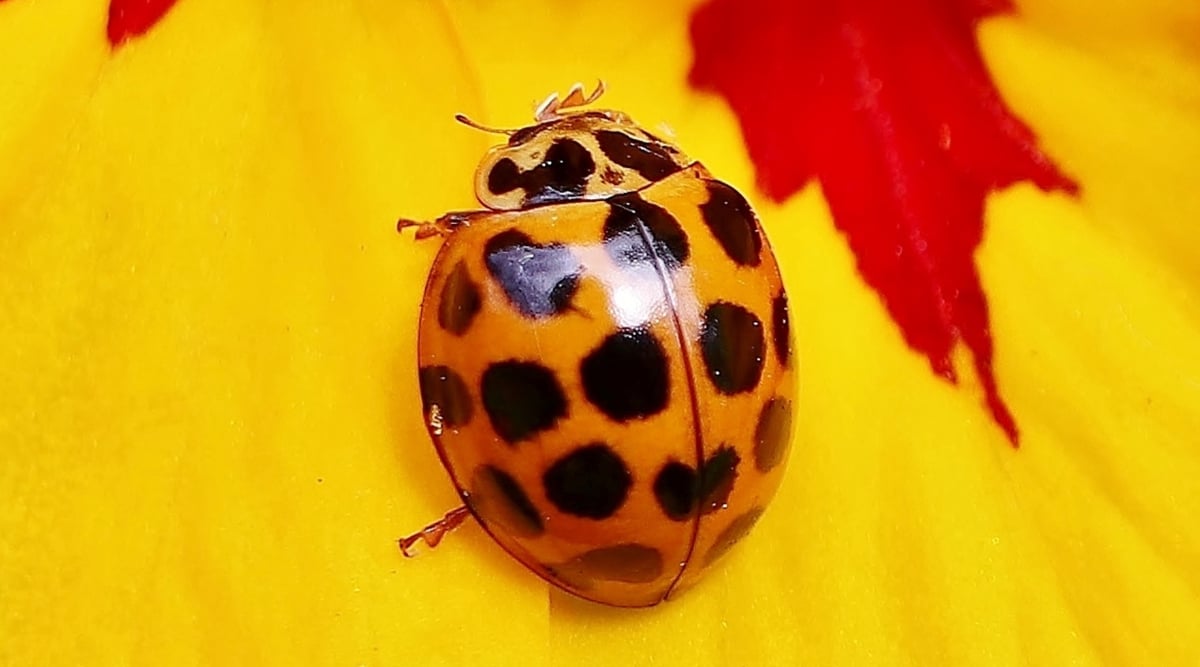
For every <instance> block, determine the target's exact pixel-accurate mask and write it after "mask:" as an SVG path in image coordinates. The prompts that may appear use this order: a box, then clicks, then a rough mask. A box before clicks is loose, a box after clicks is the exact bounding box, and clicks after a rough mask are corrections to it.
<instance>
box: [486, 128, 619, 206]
mask: <svg viewBox="0 0 1200 667" xmlns="http://www.w3.org/2000/svg"><path fill="white" fill-rule="evenodd" d="M595 172H596V161H595V160H593V159H592V154H591V153H590V152H588V149H587V148H584V146H583V144H580V143H579V142H578V141H575V140H574V139H566V138H563V139H557V140H555V142H554V143H553V144H551V145H550V148H549V149H548V150H547V151H546V157H545V158H543V159H542V162H541V164H539V165H538V166H536V167H534V168H533V169H530V170H529V171H527V172H525V173H523V174H521V176H520V178H521V188H522V189H524V190H525V203H526V204H543V203H546V202H554V201H562V200H564V199H576V198H578V197H580V196H581V195H583V194H584V193H585V192H587V182H588V177H590V176H591V175H592V174H594V173H595ZM489 180H490V179H489Z"/></svg>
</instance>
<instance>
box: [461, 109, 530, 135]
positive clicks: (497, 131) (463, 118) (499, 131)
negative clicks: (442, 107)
mask: <svg viewBox="0 0 1200 667" xmlns="http://www.w3.org/2000/svg"><path fill="white" fill-rule="evenodd" d="M454 120H456V121H458V122H460V123H462V124H463V125H466V126H467V127H470V128H473V129H476V130H479V131H481V132H488V133H490V134H503V135H505V136H510V135H512V134H513V133H514V132H516V130H504V129H501V128H498V127H488V126H487V125H480V124H479V123H476V122H475V121H473V120H471V119H470V118H467V115H466V114H461V113H456V114H454Z"/></svg>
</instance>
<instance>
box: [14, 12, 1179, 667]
mask: <svg viewBox="0 0 1200 667" xmlns="http://www.w3.org/2000/svg"><path fill="white" fill-rule="evenodd" d="M635 4H636V5H639V6H638V7H637V8H636V9H635V8H634V6H635ZM640 4H641V3H624V2H616V1H613V2H606V3H582V2H566V1H562V2H553V1H550V0H545V1H544V2H529V3H516V2H508V3H505V2H483V1H482V0H475V1H468V0H463V1H461V2H444V3H435V2H430V3H403V2H394V1H393V0H363V1H360V2H327V3H265V2H246V1H245V0H180V2H179V3H178V4H177V5H176V7H175V8H174V9H173V10H172V11H171V12H170V13H169V14H167V16H166V17H165V18H164V19H163V20H162V21H161V22H160V23H159V24H158V25H157V26H156V27H155V28H154V29H153V30H152V31H151V32H150V33H149V34H148V35H146V36H145V37H144V38H140V39H136V40H134V41H132V42H130V43H129V44H127V45H126V46H125V47H123V48H120V49H118V50H116V51H115V52H113V51H112V50H110V48H109V47H108V44H107V43H106V42H105V40H104V29H103V26H104V21H105V18H106V3H105V2H102V1H96V0H90V1H87V2H84V1H82V0H7V1H6V2H3V3H0V62H2V63H5V64H6V65H5V67H4V70H3V73H2V74H0V271H3V281H2V282H0V446H2V447H3V456H2V457H0V663H4V664H113V663H133V664H197V663H203V664H213V663H234V664H245V663H250V662H257V663H273V664H307V663H313V664H390V665H394V664H433V665H436V664H471V665H487V664H512V665H530V666H533V665H540V664H580V662H581V661H585V660H587V661H595V662H598V663H601V664H608V663H612V664H622V665H633V664H689V665H697V664H733V665H744V664H806V665H807V664H813V665H820V664H912V665H929V664H954V665H972V664H1037V665H1065V664H1099V663H1108V664H1155V665H1159V664H1170V665H1176V664H1178V665H1184V664H1196V663H1197V662H1200V622H1198V619H1200V597H1198V596H1200V567H1197V563H1200V530H1198V529H1197V528H1196V525H1197V520H1196V517H1197V516H1200V484H1197V480H1200V446H1198V444H1197V433H1200V407H1198V406H1200V343H1198V341H1200V308H1198V305H1197V297H1196V293H1197V290H1196V288H1197V285H1198V283H1200V242H1198V241H1197V231H1196V226H1197V221H1200V188H1198V187H1197V185H1198V180H1197V176H1196V174H1197V164H1200V64H1198V63H1200V48H1198V47H1196V44H1198V43H1200V9H1196V8H1195V6H1194V3H1192V2H1187V1H1184V0H1156V2H1153V3H1149V4H1147V3H1131V2H1124V3H1122V2H1118V1H1117V0H1107V1H1106V2H1101V3H1082V2H1071V1H1068V0H1040V1H1037V2H1025V3H1022V10H1023V14H1022V15H1021V16H1019V17H1010V18H1001V19H996V20H991V21H988V22H987V23H986V24H985V25H984V26H983V28H982V30H981V40H982V44H983V48H984V54H985V57H986V60H987V62H988V64H989V66H990V67H991V68H992V70H993V72H994V74H995V76H996V80H997V82H998V84H999V86H1000V88H1001V90H1002V93H1003V94H1004V95H1005V97H1006V99H1007V100H1008V101H1009V103H1010V104H1011V105H1012V106H1013V108H1014V109H1015V111H1016V112H1017V113H1018V115H1020V116H1021V117H1023V118H1025V119H1026V120H1027V121H1029V122H1030V124H1031V125H1032V126H1033V127H1034V128H1035V130H1036V131H1037V133H1038V134H1039V136H1040V138H1041V140H1042V142H1043V145H1044V147H1045V148H1046V149H1047V151H1048V152H1049V154H1050V155H1051V156H1052V157H1053V158H1054V159H1056V160H1057V161H1058V162H1059V163H1060V164H1061V165H1062V166H1063V167H1064V168H1065V170H1066V171H1067V172H1068V173H1070V174H1072V175H1074V176H1076V177H1078V179H1079V180H1080V182H1081V183H1082V186H1083V196H1082V198H1081V199H1079V200H1072V199H1069V198H1066V197H1063V196H1060V195H1053V196H1048V195H1045V194H1043V193H1040V192H1038V191H1036V190H1035V189H1033V188H1031V187H1028V186H1023V185H1021V186H1017V187H1014V188H1011V189H1010V190H1008V191H1006V192H1004V193H1001V194H998V195H996V196H994V197H992V198H991V199H990V200H989V206H988V227H987V233H986V238H985V243H984V246H983V247H982V248H981V250H980V252H979V255H978V259H979V265H980V271H981V275H982V279H983V283H984V285H985V288H986V290H987V292H988V295H989V299H990V306H991V315H992V323H993V332H994V336H995V340H996V345H997V353H996V370H997V375H998V380H999V384H1000V387H1001V391H1002V392H1003V394H1004V396H1005V397H1006V398H1007V399H1008V401H1009V404H1010V406H1011V407H1012V409H1013V411H1014V413H1015V415H1016V417H1017V420H1018V422H1019V424H1020V425H1021V427H1022V429H1023V441H1022V444H1023V446H1022V448H1021V449H1020V450H1019V451H1014V450H1012V449H1011V448H1010V447H1009V446H1008V444H1007V442H1006V440H1005V439H1004V437H1003V434H1002V433H1001V432H1000V431H999V430H998V429H997V428H996V427H995V426H994V425H993V424H992V422H991V421H990V419H989V417H988V415H987V413H986V412H985V411H984V410H983V409H982V408H981V407H980V406H979V401H980V394H979V391H978V388H977V387H976V386H974V385H973V380H971V378H970V377H969V374H967V373H964V375H968V377H967V379H966V380H965V382H964V386H961V387H954V386H951V385H948V384H946V383H944V382H942V381H940V380H938V379H937V378H935V377H934V376H933V375H931V374H930V373H929V371H928V366H927V363H926V361H925V360H924V359H923V358H921V357H919V356H917V355H915V354H913V353H912V352H911V351H909V350H908V349H907V348H905V346H904V344H903V342H902V340H901V337H900V335H899V333H898V332H897V331H896V329H895V326H894V324H893V323H892V322H891V321H890V320H889V319H888V317H887V315H886V313H885V312H884V311H883V309H882V308H881V305H880V303H879V300H878V297H877V296H876V295H875V294H874V293H873V292H871V291H870V290H869V289H867V288H866V287H865V286H864V285H863V283H862V282H861V280H860V279H859V278H858V276H857V275H856V273H855V270H854V262H853V257H852V256H851V255H850V253H849V251H848V250H847V249H846V246H845V243H844V242H843V240H842V239H841V237H840V236H839V235H838V234H837V232H836V231H835V230H834V228H833V226H832V224H831V223H830V221H829V219H828V213H827V211H826V208H825V205H824V203H823V200H822V199H821V196H820V192H819V189H818V188H817V187H816V186H813V187H810V188H809V189H808V190H806V191H805V192H804V193H802V194H801V195H798V196H797V197H795V198H793V199H792V200H791V201H789V202H787V203H786V204H785V205H783V206H771V205H769V204H768V203H767V202H766V201H765V200H764V199H763V198H762V197H759V196H756V195H754V194H753V190H752V188H751V185H752V183H753V176H752V173H751V167H750V165H749V163H748V161H747V158H746V156H745V152H744V149H743V147H742V145H741V142H740V138H739V135H738V131H737V125H736V123H735V121H734V120H733V118H732V116H731V115H730V113H729V112H728V110H727V108H726V107H725V106H724V104H723V103H722V102H721V101H720V100H719V99H718V98H715V97H710V96H701V95H697V94H695V93H692V92H690V91H689V90H688V89H687V88H686V85H685V75H686V71H687V68H688V66H689V63H690V52H689V45H688V42H687V23H686V19H687V14H688V12H689V10H690V7H688V6H686V5H685V4H679V5H676V4H673V3H663V4H659V5H655V8H647V7H645V6H640ZM597 77H603V78H604V79H605V80H606V81H607V82H608V84H609V88H610V93H609V95H608V96H607V98H606V99H605V105H606V106H612V107H616V108H621V109H623V110H625V111H628V112H629V113H630V114H632V115H633V116H634V117H635V118H637V119H639V120H640V121H641V122H642V123H644V124H645V125H646V126H648V127H649V128H650V129H651V130H652V131H654V130H656V129H660V128H662V127H663V125H664V124H665V126H666V127H667V128H668V129H669V130H670V131H671V132H673V133H674V135H675V137H676V139H677V140H678V143H679V144H680V145H681V146H682V147H683V148H684V149H685V150H686V151H687V152H688V153H690V154H691V155H693V156H695V157H697V158H699V159H702V160H703V161H704V162H705V163H706V164H707V165H708V166H709V167H710V168H711V169H712V170H713V171H714V172H715V173H716V174H718V175H719V176H720V177H721V178H723V179H725V180H729V181H731V182H733V183H735V184H737V185H739V186H741V187H742V188H743V189H744V190H745V191H747V192H750V193H751V196H752V199H754V200H755V201H756V204H757V206H758V208H759V212H760V215H761V217H762V218H763V219H764V221H765V224H766V225H767V227H768V230H769V232H770V234H771V238H772V241H773V243H774V245H775V247H776V249H777V252H778V254H779V256H780V259H781V261H782V262H783V264H784V273H785V279H786V280H787V283H788V288H789V292H790V294H791V303H792V313H793V315H792V321H793V323H794V324H793V327H794V331H795V333H796V337H797V354H798V358H799V360H800V363H801V368H802V380H801V403H800V408H799V413H798V433H797V439H796V442H795V445H794V447H793V449H792V458H791V462H790V465H789V468H788V472H787V477H786V479H785V480H784V486H783V489H782V491H781V493H780V495H779V497H778V498H777V499H776V502H775V504H774V505H773V506H772V508H771V509H770V511H769V512H768V513H767V515H766V516H765V517H764V519H763V521H762V522H761V524H760V526H759V528H758V529H757V530H756V532H755V533H754V534H753V536H752V537H751V538H749V539H748V540H746V541H745V542H743V544H742V545H741V546H740V547H739V548H738V549H737V550H736V551H735V552H734V554H733V555H732V556H731V557H730V558H729V559H728V560H727V561H726V563H725V565H724V566H722V567H720V568H718V569H717V571H715V572H714V573H713V574H712V575H711V576H710V577H709V578H708V579H707V580H706V581H705V582H703V583H702V584H701V585H700V586H698V587H697V588H695V589H694V590H693V591H691V592H690V593H689V594H687V595H686V596H684V597H682V598H681V599H679V600H677V601H675V602H672V603H669V604H666V605H663V606H660V607H658V608H655V609H653V610H649V611H640V612H631V611H627V610H612V609H606V608H602V607H598V606H595V605H591V604H587V603H583V602H579V601H576V600H574V599H571V598H568V597H566V596H564V595H562V594H560V593H557V592H554V591H549V590H548V589H547V586H546V585H545V584H544V583H542V582H541V581H540V580H538V579H536V578H535V577H533V576H532V575H530V574H529V573H527V572H526V571H525V570H524V569H522V568H521V567H520V566H519V565H517V564H516V563H515V562H513V561H511V560H509V559H508V558H507V557H506V556H505V555H504V554H503V552H502V551H501V550H500V549H499V548H498V547H497V546H495V545H494V544H492V543H491V542H490V541H489V540H488V539H487V538H486V537H485V536H484V535H483V533H482V531H480V530H479V529H478V527H476V526H474V525H470V526H466V527H464V528H463V529H462V530H460V531H458V532H457V533H456V534H454V535H453V536H452V537H451V538H449V539H448V540H447V542H445V543H444V544H443V547H441V548H439V549H438V550H437V551H435V552H432V553H426V554H424V555H422V556H421V557H419V558H416V559H413V560H404V559H403V558H401V557H400V555H399V553H398V551H397V549H396V547H395V543H394V538H396V537H398V536H400V535H403V534H406V533H409V532H411V531H413V530H415V529H417V528H419V527H420V526H423V525H424V524H425V523H427V522H428V521H429V520H431V519H432V518H434V517H436V516H440V514H441V512H443V511H444V510H446V509H448V508H450V507H451V506H453V505H454V504H455V495H454V493H453V490H452V488H451V486H450V484H449V482H448V480H447V478H446V476H445V474H444V472H443V471H442V469H441V467H440V465H439V464H438V462H437V459H436V457H435V455H434V451H433V448H432V446H431V445H430V443H429V442H428V440H427V437H426V435H425V434H424V431H423V429H422V426H421V423H420V415H419V412H420V409H419V400H418V398H417V396H416V375H415V369H414V367H413V363H414V361H413V360H414V358H415V350H414V345H415V334H416V326H415V318H416V315H417V309H418V305H419V300H420V294H421V288H422V286H423V283H424V277H425V272H426V270H427V268H428V265H429V263H430V261H431V259H432V254H433V252H434V251H435V249H436V248H435V247H434V246H435V245H436V244H435V243H432V242H431V243H424V244H415V243H414V242H413V241H412V240H411V238H409V237H401V236H399V235H397V234H396V233H395V230H394V227H393V223H394V220H395V218H396V217H397V216H399V215H405V216H410V217H432V216H436V215H438V214H440V213H442V212H444V211H446V210H449V209H459V208H464V207H470V206H471V205H472V201H473V200H472V195H471V192H470V184H471V174H472V172H473V169H474V166H475V162H476V161H477V160H478V158H479V156H481V155H482V153H483V151H484V149H485V148H486V146H487V145H488V143H489V142H490V141H491V140H493V139H494V137H489V136H486V135H483V134H481V133H478V132H474V131H471V130H469V129H466V128H463V127H460V126H458V125H455V124H453V122H452V121H451V117H452V115H453V114H454V113H455V112H459V111H464V112H467V113H469V114H470V115H471V116H472V117H474V118H475V119H476V120H478V121H480V122H483V123H487V124H495V125H500V126H513V125H520V124H524V123H525V122H526V121H527V119H528V113H529V110H530V108H531V105H532V104H533V103H534V102H536V101H537V100H539V99H540V98H541V97H543V96H544V95H545V94H546V93H548V92H549V91H552V90H556V89H557V90H564V89H565V88H566V86H568V85H569V84H570V83H572V82H574V81H576V80H584V81H590V80H592V79H595V78H597ZM964 368H966V367H965V366H964Z"/></svg>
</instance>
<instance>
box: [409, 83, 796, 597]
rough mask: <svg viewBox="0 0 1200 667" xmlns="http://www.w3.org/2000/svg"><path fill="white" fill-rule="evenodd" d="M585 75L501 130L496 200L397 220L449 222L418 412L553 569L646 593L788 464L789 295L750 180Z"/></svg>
mask: <svg viewBox="0 0 1200 667" xmlns="http://www.w3.org/2000/svg"><path fill="white" fill-rule="evenodd" d="M601 92H603V84H602V83H601V84H600V85H599V86H598V87H597V88H596V90H595V92H593V93H592V94H591V95H589V96H587V97H584V95H583V93H582V88H581V87H580V86H578V85H577V86H575V87H574V88H572V89H571V91H570V93H568V95H567V96H566V97H565V98H563V99H562V100H561V101H560V100H559V99H558V98H557V96H554V95H552V96H551V97H550V98H549V99H548V100H547V101H546V102H545V103H543V104H542V106H541V107H539V109H538V111H537V113H536V115H535V120H536V124H534V125H531V126H529V127H525V128H522V129H519V130H511V131H510V130H489V128H484V127H482V126H479V125H476V124H474V123H473V122H471V121H469V120H468V119H466V118H465V117H462V116H460V117H459V120H460V121H461V122H464V123H466V124H468V125H471V126H473V127H476V128H479V129H484V130H489V131H493V132H502V133H504V134H507V135H508V141H507V142H506V143H505V144H503V145H500V146H496V147H494V148H492V149H491V150H490V151H489V152H488V153H487V154H486V156H485V157H484V159H483V161H482V162H481V163H480V165H479V168H478V170H477V172H476V174H475V188H476V196H477V197H478V199H479V201H480V202H481V203H482V204H483V205H484V206H485V207H486V209H484V210H479V211H471V212H464V213H449V214H447V215H444V216H442V217H441V218H439V219H438V220H437V221H435V222H424V223H418V222H413V221H409V220H401V222H400V223H399V227H400V228H401V229H403V228H407V227H416V228H417V237H418V238H428V237H433V236H441V237H443V238H444V239H445V241H444V243H443V245H442V247H441V249H440V251H439V252H438V254H437V257H436V259H435V260H434V263H433V267H432V269H431V270H430V273H429V278H428V282H427V283H426V286H425V293H424V298H423V301H422V303H421V316H420V324H419V334H418V364H419V371H418V381H419V384H420V392H421V402H422V409H423V419H424V422H425V424H426V426H427V429H428V431H429V434H430V437H431V438H432V439H433V443H434V445H435V447H436V449H437V453H438V455H439V457H440V458H441V461H442V463H443V465H444V466H445V468H446V470H447V472H449V474H450V478H451V479H452V480H453V482H454V485H455V487H456V488H457V489H458V493H459V495H460V496H461V498H462V500H463V503H464V506H463V507H461V508H459V509H457V510H454V511H452V512H451V513H449V514H447V515H446V517H445V518H444V519H443V520H442V521H439V522H437V523H435V524H433V525H431V526H430V527H428V528H426V530H424V531H422V532H421V533H419V534H417V535H414V536H412V537H410V538H407V539H406V540H404V541H402V544H401V546H402V547H405V549H406V551H405V552H406V554H407V553H408V552H407V547H410V546H412V545H413V544H414V543H415V542H416V540H418V539H424V540H425V541H426V542H429V543H430V544H436V542H437V541H438V540H439V539H440V538H441V536H442V535H443V534H444V533H445V532H446V531H447V530H449V529H450V528H452V527H454V526H455V525H457V524H458V523H460V522H461V521H463V520H464V519H465V517H466V516H468V514H469V515H472V516H474V518H475V519H476V520H477V521H478V522H479V523H480V525H482V526H483V528H484V530H486V531H487V532H488V533H489V534H490V535H491V536H492V538H494V539H495V541H496V542H498V543H499V544H500V546H501V547H503V548H504V549H505V550H506V551H507V552H508V553H509V554H511V555H512V556H513V557H515V558H516V559H517V560H519V561H520V562H521V563H523V564H524V565H525V566H527V567H528V568H529V569H530V570H532V571H533V572H535V573H536V574H538V575H539V576H541V577H542V578H543V579H545V580H546V581H548V582H550V583H552V584H554V585H555V586H558V587H560V588H562V589H564V590H566V591H568V592H570V593H573V594H575V595H578V596H580V597H583V598H586V599H589V600H593V601H596V602H600V603H604V604H609V605H616V606H625V607H637V606H650V605H654V604H657V603H659V602H661V601H663V600H664V599H666V598H667V596H668V595H670V594H672V593H673V592H677V591H680V590H683V589H686V588H687V587H689V586H690V585H691V584H693V583H695V582H696V581H697V580H698V579H699V578H700V577H701V575H702V574H703V573H704V572H705V571H706V570H707V569H709V567H710V566H712V564H713V563H714V562H716V561H717V560H718V559H719V558H720V557H721V556H722V555H723V554H725V553H726V552H727V551H728V550H729V549H730V547H732V546H733V545H734V544H735V543H736V542H738V541H739V540H741V539H742V538H743V537H744V536H746V534H747V533H748V532H749V531H750V529H751V528H752V527H753V526H754V524H755V522H757V521H758V519H759V517H760V516H762V513H763V511H764V509H765V507H766V506H767V503H768V502H769V501H770V500H771V497H772V496H773V495H774V494H775V490H776V488H777V487H778V485H779V482H780V478H781V475H782V473H783V469H784V462H785V459H786V457H787V450H788V446H789V440H790V432H791V424H792V415H793V411H794V385H795V382H794V373H793V368H794V366H795V359H794V358H793V355H792V353H791V347H792V345H791V335H790V333H789V327H788V306H787V295H786V294H785V292H784V288H783V283H782V281H781V279H780V275H779V268H778V263H777V261H776V259H775V256H774V255H773V253H772V252H771V248H770V245H769V244H768V243H767V240H766V237H765V235H764V233H763V229H762V227H761V226H760V225H759V222H758V220H757V218H756V216H755V214H754V212H753V211H752V210H751V207H750V205H749V204H748V203H747V201H746V198H745V197H743V196H742V195H741V194H740V193H739V192H738V191H737V190H736V189H734V188H733V187H730V186H729V185H728V184H726V183H723V182H721V181H719V180H717V179H715V178H713V177H712V176H711V175H710V174H709V173H708V171H707V170H706V169H705V168H704V167H703V166H702V165H701V164H700V163H699V162H694V161H692V160H690V159H689V158H687V157H686V156H685V155H684V154H683V153H682V152H681V151H680V150H679V149H678V148H676V147H675V146H673V145H672V144H671V143H669V142H667V141H664V140H663V139H660V138H659V137H657V136H655V135H653V134H651V133H650V132H648V131H646V130H645V129H643V128H641V127H639V126H638V125H636V124H635V123H634V122H633V121H631V120H630V119H629V118H628V117H627V116H626V115H624V114H622V113H620V112H616V111H601V110H585V109H582V108H580V107H584V106H586V105H588V104H590V103H591V102H593V101H595V99H596V98H597V97H599V95H600V93H601Z"/></svg>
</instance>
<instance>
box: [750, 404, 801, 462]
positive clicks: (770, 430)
mask: <svg viewBox="0 0 1200 667" xmlns="http://www.w3.org/2000/svg"><path fill="white" fill-rule="evenodd" d="M791 433H792V402H791V401H789V400H787V399H786V398H781V397H779V396H776V397H775V398H772V399H771V400H769V401H767V403H766V404H765V405H763V408H762V411H761V412H759V413H758V425H757V426H755V427H754V467H756V468H758V469H759V470H760V471H762V472H767V471H769V470H771V469H772V468H774V467H775V466H777V465H779V464H780V462H782V461H783V457H784V455H785V454H787V450H788V444H789V442H790V439H791Z"/></svg>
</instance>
